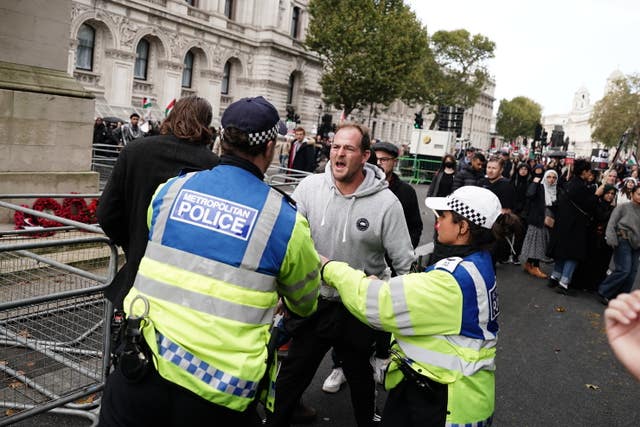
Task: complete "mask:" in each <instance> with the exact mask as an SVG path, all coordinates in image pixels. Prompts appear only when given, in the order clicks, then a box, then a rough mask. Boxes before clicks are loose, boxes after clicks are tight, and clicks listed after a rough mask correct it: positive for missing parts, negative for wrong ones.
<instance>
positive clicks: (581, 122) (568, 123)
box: [542, 70, 624, 157]
mask: <svg viewBox="0 0 640 427" xmlns="http://www.w3.org/2000/svg"><path fill="white" fill-rule="evenodd" d="M623 78H624V74H622V72H621V71H620V70H614V71H613V72H612V73H611V74H610V75H609V77H608V78H607V81H606V83H605V86H604V93H605V95H606V94H607V93H608V92H609V91H610V90H611V89H612V88H613V84H614V82H615V81H616V80H618V79H623ZM592 112H593V104H592V102H591V97H590V95H589V91H588V90H587V88H586V87H584V86H582V87H580V88H579V89H578V90H577V91H576V92H575V94H574V95H573V102H572V104H571V110H570V111H569V112H568V113H563V114H549V115H546V116H543V117H542V126H543V127H544V129H545V130H546V131H547V133H548V135H549V136H551V131H552V130H553V129H554V127H556V126H562V130H564V136H565V139H566V138H569V145H568V147H567V148H568V150H567V151H573V152H575V153H576V155H577V156H578V157H590V156H591V150H593V149H597V148H601V147H602V144H600V143H599V141H596V140H594V139H593V138H592V137H591V133H592V129H591V125H590V124H589V119H590V118H591V113H592Z"/></svg>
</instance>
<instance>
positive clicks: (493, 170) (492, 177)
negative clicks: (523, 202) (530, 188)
mask: <svg viewBox="0 0 640 427" xmlns="http://www.w3.org/2000/svg"><path fill="white" fill-rule="evenodd" d="M503 169H504V160H503V159H502V158H499V157H495V158H491V159H489V161H488V162H487V176H486V178H485V179H484V180H483V182H482V186H483V187H484V188H486V189H488V190H490V191H491V192H492V193H493V194H495V195H496V196H498V200H500V205H501V206H502V213H511V212H512V211H513V208H514V207H515V201H516V189H515V187H514V186H513V185H512V184H511V181H510V180H508V179H507V178H505V177H504V176H502V172H503ZM516 228H517V229H514V230H511V231H512V232H511V233H506V234H507V236H506V237H505V238H504V239H500V240H498V241H497V242H496V245H495V247H494V250H493V251H492V254H491V255H492V256H493V260H494V263H495V262H496V261H497V262H507V261H508V260H511V262H513V263H515V264H519V262H518V260H517V258H516V257H515V255H516V254H515V253H512V252H511V245H513V244H514V241H515V238H516V234H518V235H521V234H522V227H516ZM507 239H509V241H507ZM509 242H511V245H510V244H509ZM513 250H514V251H515V247H514V248H513Z"/></svg>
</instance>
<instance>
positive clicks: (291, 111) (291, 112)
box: [287, 105, 296, 122]
mask: <svg viewBox="0 0 640 427" xmlns="http://www.w3.org/2000/svg"><path fill="white" fill-rule="evenodd" d="M295 116H296V109H295V108H293V107H292V106H291V105H289V106H288V107H287V121H288V122H295V121H296V120H295Z"/></svg>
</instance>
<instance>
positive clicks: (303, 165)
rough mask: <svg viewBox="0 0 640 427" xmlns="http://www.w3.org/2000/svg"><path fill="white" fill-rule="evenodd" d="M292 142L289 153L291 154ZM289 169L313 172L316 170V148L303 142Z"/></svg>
mask: <svg viewBox="0 0 640 427" xmlns="http://www.w3.org/2000/svg"><path fill="white" fill-rule="evenodd" d="M294 142H295V141H294ZM294 142H291V151H290V153H289V156H290V157H291V154H292V153H293V147H294ZM291 169H296V170H299V171H306V172H314V171H315V170H316V146H315V145H314V144H312V143H311V144H310V143H307V142H303V143H302V145H301V146H300V148H298V152H297V153H296V154H295V156H294V157H293V165H292V166H291Z"/></svg>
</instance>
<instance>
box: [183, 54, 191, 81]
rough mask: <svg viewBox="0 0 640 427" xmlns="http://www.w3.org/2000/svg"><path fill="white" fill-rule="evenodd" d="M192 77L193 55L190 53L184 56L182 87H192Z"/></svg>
mask: <svg viewBox="0 0 640 427" xmlns="http://www.w3.org/2000/svg"><path fill="white" fill-rule="evenodd" d="M192 75H193V53H192V52H191V51H189V52H187V54H186V55H185V56H184V68H183V69H182V87H191V76H192Z"/></svg>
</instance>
